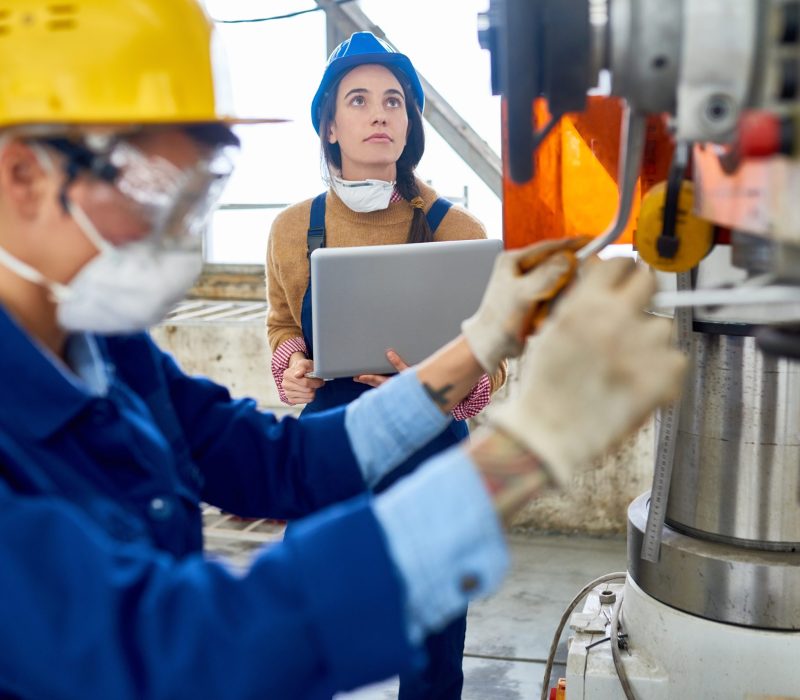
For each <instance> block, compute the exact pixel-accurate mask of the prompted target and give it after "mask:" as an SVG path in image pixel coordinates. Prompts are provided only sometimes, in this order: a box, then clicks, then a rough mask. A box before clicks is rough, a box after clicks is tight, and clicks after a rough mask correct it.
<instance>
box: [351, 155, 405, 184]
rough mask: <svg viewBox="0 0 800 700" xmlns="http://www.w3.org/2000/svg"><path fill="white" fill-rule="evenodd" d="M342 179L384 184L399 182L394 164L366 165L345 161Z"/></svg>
mask: <svg viewBox="0 0 800 700" xmlns="http://www.w3.org/2000/svg"><path fill="white" fill-rule="evenodd" d="M341 178H342V180H383V181H384V182H394V181H395V180H397V166H396V165H395V164H394V163H390V164H389V165H365V164H361V163H352V162H348V161H346V160H343V162H342V172H341Z"/></svg>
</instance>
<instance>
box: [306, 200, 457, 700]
mask: <svg viewBox="0 0 800 700" xmlns="http://www.w3.org/2000/svg"><path fill="white" fill-rule="evenodd" d="M325 198H326V193H325V192H323V193H322V194H320V195H317V197H315V198H314V200H313V202H312V203H311V215H310V221H309V227H308V235H307V241H308V255H309V256H310V255H311V253H313V252H314V251H315V250H316V249H317V248H322V247H325ZM451 206H452V204H451V203H450V202H448V201H447V200H446V199H443V198H441V197H440V198H439V199H437V200H436V201H435V202H434V203H433V205H432V206H431V208H430V210H429V211H428V213H427V215H426V218H427V220H428V225H429V226H430V228H431V231H433V232H434V233H435V232H436V229H437V228H438V227H439V224H440V223H441V221H442V219H443V218H444V216H445V214H447V211H448V210H449V209H450V207H451ZM301 323H302V328H303V337H304V339H305V343H306V349H307V351H308V357H309V358H310V359H313V357H314V350H313V348H314V338H313V335H312V326H311V275H310V274H309V279H308V288H307V289H306V293H305V295H304V296H303V306H302V311H301ZM369 388H370V387H369V386H367V385H366V384H359V383H358V382H354V381H353V380H352V379H350V378H342V379H333V380H331V381H327V382H325V385H324V386H323V387H321V388H319V389H317V392H316V394H315V397H314V400H313V401H312V402H311V403H310V404H307V405H306V407H305V408H304V409H303V414H307V413H317V412H319V411H324V410H327V409H329V408H334V407H336V406H342V405H344V404H348V403H350V402H351V401H353V399H356V398H358V397H359V396H360V395H361V394H363V393H364V392H365V391H367V390H368V389H369ZM468 435H469V430H468V429H467V424H466V422H465V421H456V420H454V421H451V423H450V425H449V426H448V427H447V429H446V430H445V431H444V432H443V433H442V434H441V435H439V436H438V437H437V438H435V439H434V440H432V441H431V442H429V443H428V444H427V445H425V447H423V448H422V449H421V450H419V451H418V452H416V453H414V455H413V456H412V457H410V458H409V459H407V460H406V461H405V462H404V463H403V464H401V465H400V466H399V467H397V468H396V469H394V470H393V471H392V472H391V473H390V474H388V475H387V476H386V477H384V478H383V480H381V482H380V483H379V484H378V485H377V486H376V488H375V489H374V490H375V492H376V493H380V492H381V491H383V490H384V489H386V488H388V487H389V486H391V485H392V484H393V483H394V482H395V481H397V480H398V479H400V478H402V477H403V476H405V475H407V474H409V473H410V472H412V471H413V470H414V469H415V468H416V467H417V466H418V465H420V464H422V462H424V461H425V460H426V459H428V458H429V457H432V456H433V455H435V454H438V453H439V452H442V451H443V450H446V449H447V448H448V447H452V446H453V445H456V444H457V443H459V442H461V440H463V439H464V438H466V437H467V436H468ZM466 629H467V618H466V614H465V616H464V617H462V618H459V619H457V620H455V621H453V622H451V623H450V624H449V625H448V626H447V627H445V629H444V630H442V631H441V632H439V633H438V634H435V635H431V636H430V637H428V639H427V641H426V650H427V653H428V666H427V668H426V669H425V670H424V671H423V672H422V673H417V674H411V673H409V674H404V675H401V676H400V693H399V695H398V699H399V700H423V699H424V700H451V699H455V700H457V699H458V698H460V697H461V687H462V685H463V681H464V676H463V672H462V670H461V662H462V656H463V653H464V635H465V633H466Z"/></svg>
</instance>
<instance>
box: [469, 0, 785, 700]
mask: <svg viewBox="0 0 800 700" xmlns="http://www.w3.org/2000/svg"><path fill="white" fill-rule="evenodd" d="M481 21H482V27H481V31H480V38H481V41H482V43H483V45H484V46H485V47H486V48H488V49H490V51H491V56H492V69H493V84H494V89H495V91H496V92H499V93H502V95H503V97H504V105H505V114H506V127H507V128H506V134H505V135H506V140H507V141H506V148H505V156H506V165H507V173H508V175H509V176H510V178H511V179H513V180H514V181H516V182H517V183H525V182H528V181H531V179H532V178H533V180H532V182H533V183H534V186H535V183H536V177H537V175H536V173H535V172H534V171H535V170H536V165H537V160H536V157H535V153H536V151H537V148H538V147H539V146H540V145H541V144H542V143H543V142H546V139H547V135H548V133H550V132H551V130H552V129H553V128H554V127H555V126H556V125H557V124H558V123H559V120H560V119H562V117H564V115H568V114H574V113H576V112H582V111H583V110H585V109H586V108H587V104H588V103H587V99H588V98H587V95H588V94H589V93H590V92H592V89H593V88H594V87H595V86H597V85H598V84H601V83H603V82H605V83H606V84H607V85H608V92H609V93H610V95H611V96H615V97H617V98H620V99H621V100H623V104H624V117H623V123H622V132H621V134H620V152H619V157H618V165H619V174H618V176H617V178H616V180H617V184H618V186H619V201H618V204H617V214H616V217H615V219H614V221H613V222H612V223H611V224H610V225H609V227H608V228H607V229H606V230H605V231H582V233H596V234H599V235H597V237H596V238H595V239H594V240H593V242H592V243H590V244H589V245H588V246H587V247H586V248H584V249H583V250H582V251H581V253H580V255H581V256H582V257H587V256H588V255H591V254H593V253H595V252H597V251H599V250H600V249H602V248H603V247H604V246H606V245H608V244H609V243H612V242H614V241H615V240H617V238H618V237H619V235H620V234H621V233H622V232H623V231H624V230H625V228H626V227H627V226H628V225H629V223H630V221H629V220H630V219H631V212H632V210H634V209H635V210H636V212H637V213H638V220H637V221H636V222H635V226H634V228H635V234H634V242H635V245H636V248H637V251H638V254H639V256H640V258H641V259H642V260H644V261H646V262H647V263H649V264H650V265H652V266H653V267H654V268H655V269H656V270H657V271H659V275H660V277H661V279H662V282H663V285H662V288H663V291H661V292H660V293H659V294H657V295H656V299H655V300H654V309H653V312H655V313H670V314H671V313H673V312H674V316H675V320H676V324H675V326H676V335H677V340H678V342H679V344H680V346H681V347H682V349H684V351H685V352H687V354H689V355H690V356H691V359H692V368H691V371H690V373H689V376H688V379H687V383H686V386H685V389H684V392H683V395H682V398H681V399H680V401H679V402H678V403H676V404H675V405H674V406H671V407H668V408H666V409H664V410H663V411H662V412H661V414H660V416H659V417H658V426H659V430H658V433H659V435H658V444H657V446H656V463H655V465H654V480H653V488H652V490H651V492H648V493H646V494H643V495H642V496H640V497H639V498H637V499H636V500H634V502H633V503H632V504H631V505H630V508H629V511H628V571H627V575H626V576H625V577H624V579H623V581H622V582H621V583H622V584H623V585H615V584H611V583H604V584H603V585H602V587H601V588H600V589H598V591H597V592H595V593H594V594H593V595H592V596H590V599H589V601H588V603H587V607H586V608H585V609H584V610H583V612H581V613H578V614H577V616H575V617H574V619H573V628H574V629H575V630H576V633H575V635H574V637H573V640H572V644H571V647H570V651H569V656H568V661H567V678H566V687H565V688H563V687H562V688H560V689H554V690H553V693H554V695H553V697H566V698H567V700H573V698H585V699H586V700H605V699H606V698H620V697H626V698H640V699H641V700H653V699H659V700H661V699H672V698H681V699H684V698H686V699H691V698H703V699H717V700H723V699H725V700H730V699H734V698H742V699H745V698H747V699H755V698H762V699H764V698H771V697H780V698H800V364H798V360H800V215H798V214H800V160H798V151H799V150H800V126H798V125H800V121H799V118H800V2H798V0H491V4H490V6H489V9H488V11H487V13H486V14H485V15H483V16H482V18H481ZM543 99H544V100H546V103H547V108H548V118H547V119H546V120H545V121H544V122H542V120H541V118H537V116H536V115H537V111H536V109H535V105H536V104H537V103H538V102H539V101H541V100H543ZM654 117H656V118H660V119H663V120H664V123H665V124H666V129H667V132H668V133H669V135H670V138H671V139H672V141H673V144H674V154H673V155H672V159H671V166H670V167H669V170H668V172H667V173H665V175H666V177H665V180H664V182H663V183H662V184H660V185H658V186H655V187H652V188H650V190H649V191H648V192H641V191H640V190H641V189H642V183H641V180H640V174H641V169H642V160H643V157H644V156H645V155H646V152H647V141H648V132H647V124H648V119H653V118H654ZM637 183H638V184H637ZM541 186H547V183H544V184H542V185H541ZM637 188H639V189H638V190H637ZM637 192H639V194H641V195H643V198H642V200H641V206H640V207H639V206H638V202H636V201H635V200H636V198H637V197H638V196H639V195H638V194H637ZM634 204H637V206H636V207H634ZM549 234H550V235H555V236H557V235H564V232H563V231H557V230H555V231H550V232H549ZM547 692H548V688H544V689H543V694H542V697H547V695H546V693H547Z"/></svg>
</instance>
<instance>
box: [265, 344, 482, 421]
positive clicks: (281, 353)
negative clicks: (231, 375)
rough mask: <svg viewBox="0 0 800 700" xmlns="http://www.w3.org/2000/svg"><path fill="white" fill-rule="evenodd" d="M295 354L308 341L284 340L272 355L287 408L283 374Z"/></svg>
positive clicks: (273, 367) (287, 400)
mask: <svg viewBox="0 0 800 700" xmlns="http://www.w3.org/2000/svg"><path fill="white" fill-rule="evenodd" d="M295 352H302V353H303V354H306V353H307V352H308V349H307V348H306V341H305V340H304V339H303V338H300V337H298V338H289V340H284V341H283V342H282V343H281V344H280V345H279V346H278V347H277V348H275V352H273V353H272V378H273V379H274V380H275V386H276V387H278V396H280V399H281V401H283V403H285V404H286V405H287V406H291V405H292V404H291V403H290V402H289V399H287V398H286V394H285V393H284V391H283V373H284V372H285V371H286V370H287V369H288V368H289V358H290V357H291V356H292V353H295ZM478 410H480V409H478Z"/></svg>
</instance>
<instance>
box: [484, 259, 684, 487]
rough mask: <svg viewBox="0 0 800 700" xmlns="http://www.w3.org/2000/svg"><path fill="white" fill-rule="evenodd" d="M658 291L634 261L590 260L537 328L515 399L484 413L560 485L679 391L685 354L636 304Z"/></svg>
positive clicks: (665, 326)
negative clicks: (539, 462) (675, 346)
mask: <svg viewBox="0 0 800 700" xmlns="http://www.w3.org/2000/svg"><path fill="white" fill-rule="evenodd" d="M654 291H655V281H654V278H653V276H652V275H651V274H650V273H649V272H648V271H646V270H644V269H642V268H637V267H636V265H635V264H634V263H633V261H631V260H628V259H623V258H616V259H613V260H609V261H607V262H595V263H593V264H590V265H588V266H586V267H585V268H584V274H583V277H582V279H580V281H579V282H578V283H577V284H576V285H575V287H574V289H571V290H570V291H568V292H567V293H566V294H565V295H564V296H563V298H562V299H561V301H560V303H559V304H558V306H557V307H556V309H555V312H554V314H553V315H552V316H551V317H550V319H548V321H547V322H545V324H544V325H543V327H542V330H541V331H540V333H539V334H538V335H537V336H535V339H534V341H533V345H532V346H531V348H530V350H529V354H528V356H527V357H526V359H525V361H524V362H523V363H522V366H521V367H520V384H521V386H520V387H519V393H518V394H517V396H516V398H514V399H512V400H510V401H509V402H507V403H506V404H503V405H501V406H498V407H497V408H496V409H495V410H494V411H490V413H489V414H488V419H489V422H490V424H492V426H493V427H495V428H497V429H499V430H501V431H503V432H505V433H506V434H508V435H509V436H511V437H512V438H514V439H515V440H516V441H517V442H519V443H520V444H521V445H522V446H524V447H525V448H526V449H528V450H529V451H530V452H531V453H532V454H534V455H536V456H537V457H538V458H540V459H541V460H542V463H543V465H542V466H543V467H544V468H545V470H546V471H547V472H548V474H549V475H550V477H551V478H553V479H554V480H555V482H556V483H557V484H558V485H561V486H564V485H565V484H566V483H567V482H568V481H569V479H570V478H571V476H572V475H573V474H574V473H575V471H576V470H578V469H580V468H582V467H584V466H586V465H588V464H589V463H590V462H592V461H593V460H595V459H597V458H598V457H600V456H602V455H603V454H604V453H605V452H606V451H607V450H608V449H609V448H611V447H612V446H614V445H615V444H616V443H618V442H619V441H621V440H622V439H623V438H624V437H625V436H626V435H627V434H628V433H629V432H630V431H632V430H633V429H635V428H636V427H637V426H638V425H639V424H641V423H642V422H643V421H644V420H645V418H646V417H647V416H648V415H649V414H650V412H651V411H652V410H653V409H654V408H655V407H656V406H657V405H658V404H660V403H663V402H665V401H667V400H669V399H670V398H672V397H674V396H675V395H676V394H677V393H678V391H679V390H680V387H681V377H682V376H683V372H684V369H685V366H686V359H685V357H684V356H683V355H682V354H681V353H680V352H679V351H678V350H677V349H675V348H673V347H671V345H670V322H669V321H668V320H667V319H663V318H654V317H648V316H647V315H645V314H644V313H643V312H642V309H643V307H644V305H645V304H646V303H647V301H648V300H649V299H650V297H651V296H652V294H653V292H654Z"/></svg>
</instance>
